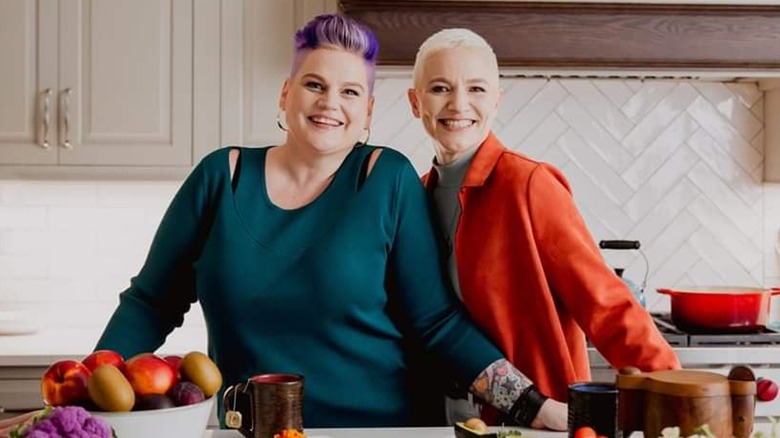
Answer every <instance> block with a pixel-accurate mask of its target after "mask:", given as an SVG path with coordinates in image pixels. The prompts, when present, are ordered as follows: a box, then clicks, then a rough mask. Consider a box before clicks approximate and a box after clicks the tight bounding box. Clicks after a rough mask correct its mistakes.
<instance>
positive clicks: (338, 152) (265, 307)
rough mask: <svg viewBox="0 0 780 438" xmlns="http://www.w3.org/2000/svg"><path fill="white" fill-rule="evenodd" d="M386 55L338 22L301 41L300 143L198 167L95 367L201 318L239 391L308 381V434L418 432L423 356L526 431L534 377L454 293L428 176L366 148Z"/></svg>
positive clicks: (311, 28) (125, 296)
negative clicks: (528, 381) (194, 315)
mask: <svg viewBox="0 0 780 438" xmlns="http://www.w3.org/2000/svg"><path fill="white" fill-rule="evenodd" d="M377 50H378V43H377V39H376V37H375V36H374V34H373V33H372V32H371V31H370V30H368V29H367V28H366V27H364V26H362V25H360V24H359V23H357V22H355V21H353V20H351V19H348V18H345V17H343V16H340V15H322V16H319V17H316V18H314V19H313V20H312V21H311V22H309V23H308V24H306V25H305V26H304V27H303V28H302V29H301V30H300V31H299V32H298V33H297V34H296V35H295V57H294V61H293V65H292V70H291V72H290V77H289V78H288V79H287V80H286V81H285V82H284V84H283V85H282V90H281V94H280V97H279V117H278V118H277V124H278V126H279V128H280V129H283V130H284V131H285V132H286V139H285V141H284V142H283V143H282V144H279V145H273V146H269V147H264V148H245V147H227V148H224V149H220V150H218V151H215V152H213V153H212V154H210V155H209V156H207V157H205V158H204V159H203V160H202V161H201V163H199V165H198V166H197V167H196V168H195V169H194V170H193V172H192V174H191V175H190V176H189V177H188V179H187V180H186V181H185V182H184V184H183V185H182V187H181V188H180V190H179V192H178V193H177V194H176V196H175V197H174V199H173V201H172V203H171V205H170V207H169V208H168V211H167V212H166V214H165V217H164V218H163V220H162V223H161V224H160V227H159V229H158V231H157V234H156V236H155V238H154V242H153V243H152V247H151V250H150V252H149V254H148V257H147V260H146V262H145V264H144V266H143V268H142V269H141V271H140V273H139V274H138V275H137V276H136V277H134V278H133V279H132V281H131V285H130V287H129V288H128V289H127V290H126V291H124V292H123V293H122V294H121V295H120V304H119V307H118V308H117V309H116V311H115V312H114V314H113V316H112V318H111V320H110V321H109V323H108V326H107V327H106V329H105V331H104V333H103V335H102V337H101V339H100V341H99V342H98V344H97V346H96V349H112V350H116V351H118V352H120V353H121V354H122V355H123V356H124V357H131V356H133V355H135V354H138V353H140V352H144V351H155V350H156V349H157V348H158V347H160V345H162V344H163V342H165V339H166V337H167V336H168V334H169V333H171V331H172V330H173V329H174V328H176V327H178V326H180V325H181V324H182V321H183V317H184V314H185V313H186V312H187V311H188V310H189V309H190V305H191V304H192V303H194V302H196V301H199V302H200V305H201V308H202V309H203V314H204V317H205V320H206V322H207V330H208V341H209V355H210V357H211V358H212V359H213V360H214V361H215V362H216V363H217V365H218V366H219V369H220V371H221V372H222V375H223V376H224V379H223V380H224V382H225V384H226V385H232V384H235V383H239V382H245V381H246V380H247V379H248V378H250V377H252V376H254V375H258V374H264V373H276V372H284V373H298V374H301V375H303V376H304V377H305V379H306V389H305V397H304V412H303V414H304V415H303V418H304V425H305V426H306V427H358V426H410V425H413V424H415V423H417V422H418V421H419V420H420V418H421V416H420V413H421V412H420V411H419V410H417V409H419V408H420V406H419V404H415V403H414V401H415V399H416V398H417V397H418V396H419V395H420V394H424V393H426V392H428V393H431V392H432V389H431V387H430V385H431V382H433V381H434V380H435V378H434V377H435V376H433V375H428V378H427V379H426V378H412V376H413V374H412V371H413V369H414V368H415V366H414V365H413V360H414V356H416V355H417V353H416V352H419V350H420V349H418V348H415V347H423V348H424V349H425V351H427V352H429V353H431V354H433V355H435V356H436V357H437V358H440V359H441V361H442V363H447V364H448V366H451V367H452V370H453V372H455V373H456V374H457V375H458V376H460V377H461V378H463V379H465V380H467V381H469V382H473V383H472V386H471V389H472V391H473V392H474V394H475V395H476V396H478V397H480V398H481V399H483V400H485V401H486V402H488V403H491V404H493V405H495V406H496V407H498V408H499V409H502V410H504V411H509V410H510V409H512V411H513V413H515V414H516V415H518V416H520V417H521V418H524V419H525V420H526V421H525V424H530V423H531V420H533V419H534V418H536V417H537V412H538V406H537V405H538V404H539V403H534V400H529V399H528V398H527V397H528V395H527V394H525V393H523V388H524V385H525V383H524V382H525V380H524V377H523V376H522V375H521V374H520V373H519V372H518V371H517V370H516V369H514V368H513V367H512V366H511V365H510V364H509V363H508V362H507V361H506V360H504V359H503V356H502V354H501V352H500V351H499V350H498V349H497V348H496V347H495V346H494V345H493V344H492V343H491V342H490V341H488V340H487V339H486V338H485V336H484V335H483V334H482V333H481V332H480V331H479V330H478V329H476V328H475V327H474V325H473V324H472V322H471V321H470V320H469V318H468V317H467V315H466V313H465V312H464V311H462V309H461V307H459V304H458V302H457V299H456V298H455V296H454V294H453V293H452V291H451V289H450V286H449V284H448V283H447V281H446V276H445V275H443V271H442V269H441V264H440V263H439V261H438V260H439V256H438V247H437V241H436V238H435V233H434V229H433V226H432V219H431V216H430V212H429V207H428V203H427V200H426V193H425V191H424V190H423V187H422V184H421V182H420V180H419V178H418V176H417V173H416V172H415V170H414V168H413V167H412V166H411V164H410V163H409V162H408V160H407V159H406V158H405V157H404V156H402V155H401V154H400V153H398V152H395V151H394V150H392V149H387V148H384V147H379V146H371V145H368V144H366V142H367V136H368V131H369V125H370V123H371V113H372V108H373V103H374V97H373V84H374V64H375V60H376V55H377ZM438 371H443V370H435V371H434V372H438ZM223 390H224V388H223ZM220 395H221V392H220ZM220 405H221V403H220ZM513 406H514V408H513ZM526 407H530V409H526ZM426 408H427V409H429V410H430V409H431V407H430V406H428V407H426ZM436 408H441V405H438V406H436ZM441 409H442V415H443V408H441ZM540 416H542V417H543V414H540ZM220 418H222V419H224V412H223V409H222V406H220ZM247 420H248V419H247ZM542 424H544V423H542Z"/></svg>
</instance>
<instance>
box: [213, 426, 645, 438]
mask: <svg viewBox="0 0 780 438" xmlns="http://www.w3.org/2000/svg"><path fill="white" fill-rule="evenodd" d="M519 430H521V431H523V436H524V437H527V438H563V437H566V436H567V433H566V432H548V431H537V430H533V429H522V428H521V429H519ZM305 432H306V436H307V437H308V438H454V437H455V432H454V431H453V428H452V427H423V428H421V427H410V428H382V429H306V430H305ZM241 436H243V435H241V434H240V433H239V432H237V431H234V430H213V431H207V432H206V434H205V435H204V436H203V438H237V437H241ZM632 436H636V435H632Z"/></svg>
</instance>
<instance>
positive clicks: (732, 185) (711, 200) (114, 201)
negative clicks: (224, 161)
mask: <svg viewBox="0 0 780 438" xmlns="http://www.w3.org/2000/svg"><path fill="white" fill-rule="evenodd" d="M409 82H410V79H409V78H408V77H389V76H387V77H384V78H382V79H379V80H378V81H377V86H376V94H377V95H376V108H375V114H374V117H375V118H374V123H373V132H372V135H371V140H372V143H376V144H387V145H391V146H393V147H396V148H398V149H400V150H401V151H402V152H404V153H405V154H407V155H408V156H409V157H410V159H411V160H412V161H413V163H414V164H415V166H416V168H417V169H418V170H419V171H420V172H424V171H426V170H427V169H428V168H429V166H430V159H431V156H432V152H431V147H430V145H429V143H428V141H427V140H426V136H425V134H424V132H423V130H422V127H421V125H420V123H419V121H417V120H416V119H414V118H413V117H412V116H411V113H410V110H409V104H408V103H407V101H406V89H407V86H408V84H409ZM503 86H504V88H505V95H504V98H503V103H502V106H501V112H500V114H499V117H498V120H497V121H496V126H495V128H496V129H495V131H496V133H497V135H498V136H499V138H501V139H502V140H503V141H504V142H505V143H506V144H507V145H508V146H509V147H512V148H514V149H516V150H518V151H521V152H523V153H525V154H528V155H530V156H531V157H533V158H536V159H539V160H544V161H548V162H550V163H553V164H554V165H556V166H558V167H559V168H560V169H561V170H562V171H563V172H564V173H565V175H566V176H567V178H568V179H569V181H570V183H571V185H572V188H573V192H574V197H575V200H576V202H577V204H578V205H579V207H580V209H581V211H582V214H583V216H584V217H585V220H586V222H587V224H588V226H589V228H590V230H591V232H592V233H593V235H594V238H595V239H597V240H598V239H616V238H622V239H635V240H639V241H641V242H642V249H643V251H644V252H645V254H646V255H647V258H648V260H649V270H648V271H647V272H648V274H649V276H648V280H647V283H648V284H647V291H648V294H649V295H650V296H649V305H650V307H651V309H660V310H663V309H665V308H668V298H667V297H659V296H657V295H656V294H655V293H654V292H652V291H651V290H652V289H653V288H655V287H660V286H679V285H684V284H699V285H705V284H706V285H709V284H720V285H724V284H732V285H744V286H750V285H766V286H770V285H780V262H778V256H777V254H776V251H775V245H777V242H778V229H780V185H779V184H763V183H762V182H761V171H762V165H763V158H762V157H763V141H762V132H763V128H762V127H763V114H762V107H763V100H762V93H761V92H759V90H758V89H757V87H756V85H755V84H753V83H745V84H731V83H717V82H693V81H679V80H674V81H673V80H668V81H649V80H648V81H644V82H643V81H633V80H619V79H611V80H573V79H571V80H570V79H562V80H550V81H547V80H536V79H507V80H505V81H504V82H503ZM267 124H268V129H276V128H275V123H274V121H273V120H269V121H268V123H267ZM178 186H179V183H176V182H156V181H148V182H108V181H80V182H68V181H55V182H47V181H0V310H2V309H3V308H4V307H8V305H9V303H11V304H12V305H13V304H19V305H29V306H34V307H36V309H37V312H36V314H37V315H38V316H39V317H40V318H39V319H40V321H41V324H42V325H43V326H46V327H54V328H58V327H86V328H90V329H94V330H95V333H96V336H97V333H98V332H99V328H102V326H103V325H104V324H105V322H106V321H107V319H108V317H109V315H110V313H111V311H112V310H113V308H114V307H115V306H116V304H117V302H118V299H117V294H118V293H119V292H120V291H121V290H123V289H124V288H126V287H127V285H128V281H129V279H130V277H132V276H133V275H135V274H136V273H137V272H138V269H139V268H140V266H141V264H142V263H143V260H144V257H145V254H146V251H147V250H148V248H149V244H150V242H151V239H152V236H153V234H154V231H155V229H156V227H157V224H158V223H159V220H160V218H161V216H162V213H163V211H164V209H165V207H166V205H167V204H168V203H169V202H170V200H171V198H172V197H173V194H174V193H175V191H176V189H177V188H178ZM605 257H606V259H607V262H608V263H609V264H610V265H611V266H615V267H627V268H628V269H627V272H626V276H627V277H628V278H631V279H632V280H635V281H637V282H639V283H641V280H642V278H643V276H644V274H645V271H646V270H645V266H644V262H643V260H642V259H641V258H640V257H638V256H637V254H636V253H635V252H633V251H631V252H626V251H612V252H611V253H605ZM773 308H774V312H773V313H775V314H776V315H777V314H778V312H777V310H780V309H779V308H780V305H776V306H773ZM76 315H77V317H74V316H76ZM776 318H777V317H776ZM777 319H780V318H777ZM202 325H203V321H202V317H201V315H200V310H199V309H198V308H197V307H196V308H194V309H193V310H192V311H191V312H190V313H189V314H188V316H187V323H186V324H185V326H188V327H193V328H195V327H200V328H201V331H200V332H198V331H197V330H196V332H197V333H199V334H198V335H197V336H194V338H197V339H201V338H202V337H203V336H202Z"/></svg>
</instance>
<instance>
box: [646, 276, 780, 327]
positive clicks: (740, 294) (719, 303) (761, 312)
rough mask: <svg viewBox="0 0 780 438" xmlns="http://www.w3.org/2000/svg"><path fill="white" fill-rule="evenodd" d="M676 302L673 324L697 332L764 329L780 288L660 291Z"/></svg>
mask: <svg viewBox="0 0 780 438" xmlns="http://www.w3.org/2000/svg"><path fill="white" fill-rule="evenodd" d="M657 290H658V292H659V293H662V294H666V295H669V296H670V297H671V299H672V322H673V323H674V325H676V326H677V327H679V328H680V329H683V330H686V331H690V332H695V333H741V332H754V331H760V330H763V329H764V327H765V326H766V324H767V322H768V321H769V305H770V298H771V297H772V296H773V295H777V294H780V289H778V288H771V289H762V288H750V287H731V286H707V287H689V288H684V289H657Z"/></svg>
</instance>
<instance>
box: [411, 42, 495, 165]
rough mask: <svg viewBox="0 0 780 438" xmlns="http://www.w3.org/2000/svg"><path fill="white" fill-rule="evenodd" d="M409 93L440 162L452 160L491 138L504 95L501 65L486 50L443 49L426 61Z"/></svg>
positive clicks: (413, 108)
mask: <svg viewBox="0 0 780 438" xmlns="http://www.w3.org/2000/svg"><path fill="white" fill-rule="evenodd" d="M408 97H409V103H410V104H411V106H412V113H413V114H414V116H415V117H417V118H419V119H421V120H422V123H423V126H424V127H425V130H426V131H427V132H428V135H430V136H431V137H432V138H433V140H434V147H435V148H436V160H437V162H438V163H439V164H447V163H451V162H452V161H455V160H456V159H458V158H459V157H460V156H462V155H463V154H464V153H466V152H468V151H469V150H471V149H473V148H475V147H477V146H479V145H480V144H481V143H482V142H483V141H484V140H485V138H487V136H488V133H489V132H490V127H491V125H492V122H493V119H494V118H495V116H496V113H497V112H498V105H499V102H500V100H501V90H500V89H499V85H498V69H497V67H496V65H495V61H494V60H493V58H492V57H491V55H490V53H488V52H487V51H485V50H483V49H478V48H472V47H455V48H447V49H441V50H438V51H435V52H433V53H432V54H430V55H429V56H428V57H427V58H426V59H425V60H424V62H423V64H422V65H421V70H420V75H419V76H418V78H417V81H416V82H415V84H414V88H413V89H411V90H409V92H408Z"/></svg>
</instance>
